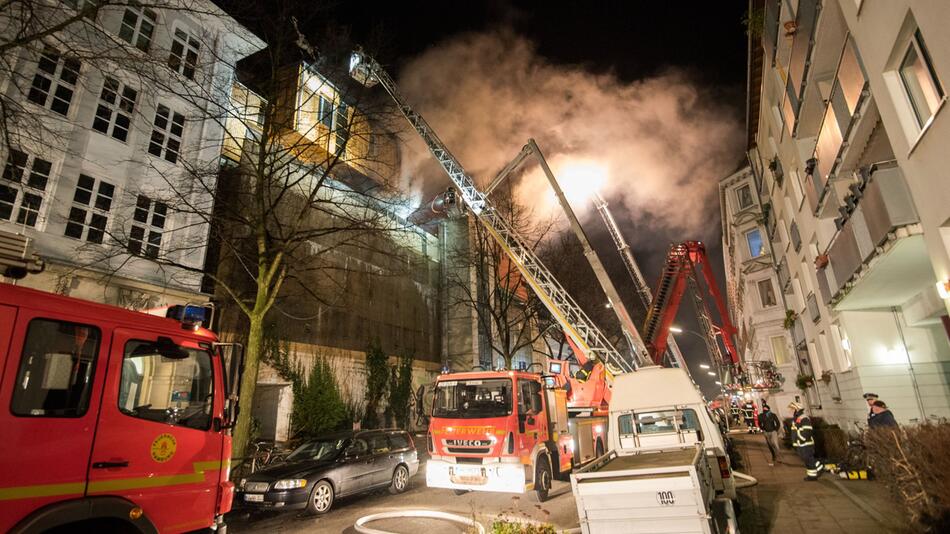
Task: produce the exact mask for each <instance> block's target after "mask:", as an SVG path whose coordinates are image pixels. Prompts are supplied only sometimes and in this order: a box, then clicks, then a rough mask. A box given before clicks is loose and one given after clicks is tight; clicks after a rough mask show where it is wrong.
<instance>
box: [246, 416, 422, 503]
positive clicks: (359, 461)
mask: <svg viewBox="0 0 950 534" xmlns="http://www.w3.org/2000/svg"><path fill="white" fill-rule="evenodd" d="M418 472H419V456H418V453H417V452H416V447H415V444H414V443H413V441H412V437H411V436H410V435H409V434H408V433H407V432H405V431H403V430H365V431H348V432H340V433H336V434H330V435H327V436H324V437H320V438H317V439H312V440H308V441H306V442H304V443H303V444H302V445H300V446H299V447H297V448H296V449H295V450H294V451H293V452H291V453H290V454H289V455H288V456H287V459H286V460H284V461H283V462H281V463H279V464H275V465H272V466H269V467H267V468H266V469H264V470H261V471H258V472H256V473H253V474H251V475H249V476H247V477H246V478H243V479H241V480H240V481H239V483H238V492H239V499H240V502H241V504H242V505H244V506H245V507H247V508H251V509H268V510H277V509H306V510H307V511H308V512H310V513H313V514H324V513H326V512H327V511H329V510H330V507H331V506H333V502H334V501H335V500H336V498H337V497H343V496H347V495H355V494H358V493H365V492H368V491H372V490H376V489H382V488H386V487H388V488H389V492H390V493H394V494H395V493H402V492H404V491H406V489H407V488H408V487H409V480H410V479H411V478H412V477H413V476H415V475H416V473H418Z"/></svg>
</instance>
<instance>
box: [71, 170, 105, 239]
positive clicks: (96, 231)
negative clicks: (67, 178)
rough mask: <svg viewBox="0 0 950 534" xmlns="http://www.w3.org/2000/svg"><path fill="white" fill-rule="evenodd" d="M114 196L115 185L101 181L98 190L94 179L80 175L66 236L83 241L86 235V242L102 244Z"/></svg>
mask: <svg viewBox="0 0 950 534" xmlns="http://www.w3.org/2000/svg"><path fill="white" fill-rule="evenodd" d="M114 196H115V186H114V185H112V184H110V183H108V182H103V181H101V180H100V181H99V187H98V188H97V187H96V180H95V179H94V178H91V177H89V176H86V175H85V174H80V175H79V183H78V184H77V185H76V192H75V193H74V194H73V205H72V207H71V208H70V209H69V220H68V221H67V222H66V236H67V237H72V238H74V239H82V238H83V235H85V238H86V241H89V242H91V243H102V237H103V236H104V235H105V232H106V223H108V222H109V210H110V209H112V199H113V197H114Z"/></svg>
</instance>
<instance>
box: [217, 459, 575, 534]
mask: <svg viewBox="0 0 950 534" xmlns="http://www.w3.org/2000/svg"><path fill="white" fill-rule="evenodd" d="M424 469H425V468H424V467H422V468H420V470H419V474H418V475H416V476H415V477H413V479H412V482H411V485H410V487H409V490H407V491H406V492H405V493H403V494H401V495H390V494H389V493H388V492H387V491H386V490H382V491H378V492H375V493H370V494H366V495H361V496H355V497H350V498H346V499H340V500H338V501H337V502H335V503H334V504H333V508H332V509H331V510H330V511H329V512H328V513H327V514H325V515H323V516H319V517H314V516H307V515H305V514H303V513H298V512H294V511H289V512H264V513H259V514H252V515H250V516H248V515H247V514H246V513H245V512H242V511H241V510H235V511H234V512H232V513H231V514H230V515H229V517H228V530H229V532H287V533H292V532H307V533H313V532H321V533H323V532H327V533H337V532H340V533H347V534H350V533H355V532H356V530H355V529H354V528H353V525H354V523H356V520H357V519H359V518H360V517H362V516H365V515H369V514H375V513H379V512H390V511H397V510H438V511H442V512H449V513H454V514H459V515H462V516H465V517H470V518H471V517H474V518H475V520H477V521H479V522H480V523H482V524H483V525H485V526H486V527H487V526H489V525H490V524H491V522H492V520H493V519H495V518H497V517H499V516H504V517H513V518H522V519H528V520H536V521H543V522H546V523H551V524H553V525H554V526H555V527H557V528H559V529H562V528H572V527H576V526H577V524H578V521H577V508H576V507H575V505H574V496H573V495H571V485H570V483H568V482H559V481H555V482H554V487H553V488H552V490H551V496H550V498H549V499H548V500H547V502H545V503H543V504H542V503H538V500H537V496H536V495H535V493H534V492H531V493H526V494H524V495H513V494H505V493H487V492H486V493H483V492H470V493H466V494H463V495H455V493H454V492H453V491H452V490H445V489H434V488H427V487H426V480H425V472H424ZM371 526H373V527H374V528H379V529H384V530H388V531H390V532H394V533H400V534H403V533H405V534H421V533H425V534H430V533H431V534H434V533H436V532H438V533H443V532H445V533H453V532H458V533H462V532H465V529H464V527H459V528H455V527H453V525H452V524H451V523H444V522H435V521H433V520H426V519H415V520H407V519H400V520H384V521H379V522H375V523H373V524H372V525H371Z"/></svg>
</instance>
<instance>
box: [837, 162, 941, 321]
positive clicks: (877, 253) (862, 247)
mask: <svg viewBox="0 0 950 534" xmlns="http://www.w3.org/2000/svg"><path fill="white" fill-rule="evenodd" d="M859 174H860V180H859V182H858V183H857V184H854V185H852V186H851V194H850V195H849V196H848V197H846V198H845V206H843V207H842V208H841V212H842V216H841V217H840V218H839V219H837V220H836V224H837V225H838V227H839V228H840V230H839V232H838V234H837V235H836V236H835V238H834V240H832V242H831V245H830V246H829V248H828V258H829V263H828V266H827V267H826V268H825V271H830V272H825V273H824V276H825V277H826V279H827V281H828V283H829V293H830V298H828V300H827V302H830V303H832V304H834V305H835V308H836V309H838V310H858V309H866V308H869V307H888V306H897V305H900V304H902V303H903V302H905V301H906V300H907V299H909V298H911V297H913V296H914V295H916V294H917V293H919V292H920V291H923V290H924V289H927V288H928V287H932V286H933V284H934V281H935V279H936V278H935V276H934V274H933V270H932V267H931V264H930V260H929V257H928V255H927V252H926V249H925V246H924V242H923V235H922V234H921V230H920V227H919V224H918V223H919V222H920V218H919V216H918V215H917V210H916V208H915V207H914V203H913V200H912V198H911V195H910V190H909V189H908V187H907V182H906V181H905V179H904V175H903V173H902V172H901V170H900V168H899V167H897V166H896V165H895V164H893V163H887V164H880V165H877V164H876V165H872V166H871V168H870V169H867V170H862V171H861V172H860V173H859ZM821 275H822V273H821V272H819V280H820V279H821ZM822 298H823V299H824V298H825V296H824V295H822Z"/></svg>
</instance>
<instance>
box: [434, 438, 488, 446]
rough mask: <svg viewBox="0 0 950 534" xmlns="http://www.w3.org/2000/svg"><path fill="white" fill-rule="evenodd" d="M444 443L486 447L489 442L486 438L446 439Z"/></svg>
mask: <svg viewBox="0 0 950 534" xmlns="http://www.w3.org/2000/svg"><path fill="white" fill-rule="evenodd" d="M445 444H446V445H449V446H450V447H488V446H489V445H491V442H490V441H488V440H487V439H447V440H445Z"/></svg>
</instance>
